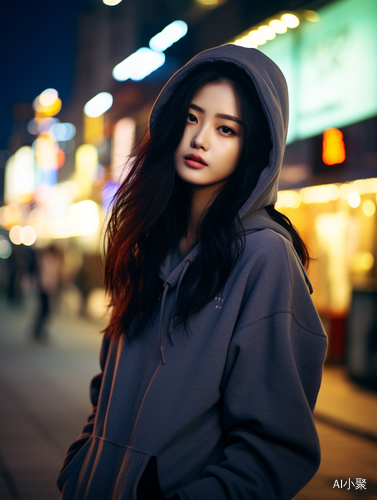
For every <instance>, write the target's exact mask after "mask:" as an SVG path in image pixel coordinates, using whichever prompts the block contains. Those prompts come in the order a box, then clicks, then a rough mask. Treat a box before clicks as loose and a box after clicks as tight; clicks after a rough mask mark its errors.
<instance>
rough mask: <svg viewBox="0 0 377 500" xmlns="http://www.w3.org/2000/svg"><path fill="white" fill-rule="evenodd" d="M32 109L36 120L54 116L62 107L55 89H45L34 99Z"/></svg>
mask: <svg viewBox="0 0 377 500" xmlns="http://www.w3.org/2000/svg"><path fill="white" fill-rule="evenodd" d="M33 107H34V110H35V116H36V119H37V118H45V117H47V116H55V115H56V114H57V113H59V111H60V110H61V107H62V101H61V100H60V99H59V97H58V92H57V91H56V90H55V89H46V90H44V91H43V92H42V93H41V94H40V95H39V96H38V97H36V98H35V99H34V102H33Z"/></svg>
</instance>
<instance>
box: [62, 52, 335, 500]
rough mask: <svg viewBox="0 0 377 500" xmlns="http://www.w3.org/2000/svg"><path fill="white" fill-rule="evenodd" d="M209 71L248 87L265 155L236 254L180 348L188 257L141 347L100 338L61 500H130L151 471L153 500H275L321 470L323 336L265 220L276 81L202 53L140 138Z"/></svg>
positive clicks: (170, 280)
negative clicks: (237, 71) (243, 78)
mask: <svg viewBox="0 0 377 500" xmlns="http://www.w3.org/2000/svg"><path fill="white" fill-rule="evenodd" d="M213 60H215V61H228V62H231V63H234V64H236V65H237V66H240V67H241V68H243V69H244V70H245V71H246V73H247V74H248V75H249V76H250V78H251V79H252V80H253V82H254V84H255V87H256V89H257V92H258V95H259V98H260V100H261V103H262V106H263V109H264V112H265V114H266V116H267V119H268V123H269V127H270V131H271V138H272V143H273V148H272V150H271V153H270V158H269V165H268V167H267V168H265V169H264V170H263V172H262V174H261V176H260V178H259V181H258V184H257V186H256V188H255V189H254V190H253V192H252V193H251V194H250V197H249V199H248V200H247V201H246V203H245V204H244V205H243V207H242V208H241V210H240V212H239V213H240V216H241V220H242V223H243V225H244V228H245V230H246V233H247V236H246V246H245V250H244V253H243V255H242V257H241V259H240V260H239V261H238V263H237V265H236V267H235V268H234V269H233V271H232V272H231V274H230V276H229V278H228V281H227V283H226V285H225V287H224V288H223V290H222V291H221V292H220V293H219V294H218V296H217V297H215V299H214V300H212V301H211V302H210V303H208V304H207V305H205V306H204V307H203V309H202V310H201V311H200V312H199V313H197V314H195V315H194V316H192V318H191V322H190V325H191V330H192V335H190V336H187V335H186V334H185V332H183V331H182V330H183V326H182V325H180V326H178V327H176V326H174V323H173V312H174V303H175V298H176V295H177V293H178V290H179V287H180V283H181V280H182V278H183V276H184V274H185V273H186V271H187V269H188V267H189V266H190V264H191V262H192V261H193V260H194V259H195V257H196V255H197V253H198V251H199V244H197V245H196V246H195V247H194V248H193V249H192V250H191V251H190V253H189V254H188V255H187V256H185V257H184V258H183V259H182V258H181V256H180V254H179V250H178V248H177V249H176V250H175V251H173V252H172V253H170V254H169V255H168V256H167V257H166V260H165V261H164V262H163V263H162V265H161V268H160V277H161V279H162V281H163V283H164V292H163V296H162V299H161V301H160V302H159V306H158V307H157V308H156V311H155V313H154V315H153V317H152V319H151V321H150V323H149V325H148V327H147V328H146V331H145V335H144V336H143V337H142V338H138V339H136V340H135V341H133V342H132V343H131V344H128V343H127V341H125V340H124V338H121V339H120V340H107V339H104V341H103V344H102V349H101V357H100V364H101V369H102V372H101V373H100V374H98V375H97V376H96V377H94V378H93V380H92V383H91V401H92V404H93V411H92V413H91V415H90V416H89V418H88V423H87V425H86V426H85V427H84V429H83V431H82V433H81V435H80V436H79V438H78V439H77V440H76V441H75V442H74V443H73V444H72V445H71V446H70V448H69V449H68V451H67V455H66V459H65V463H64V467H63V469H62V471H61V473H60V475H59V478H58V487H59V489H60V490H61V491H62V498H63V499H64V500H73V499H75V500H83V499H87V500H105V499H113V500H131V499H132V500H136V498H137V487H138V483H139V481H140V478H141V476H142V474H143V471H144V470H145V469H146V466H147V464H148V462H149V464H155V465H154V468H153V467H152V473H151V472H150V470H149V466H148V474H147V477H148V478H150V477H151V475H153V473H155V472H156V464H157V473H158V481H159V484H160V487H161V490H162V493H163V495H164V496H165V497H170V496H172V495H175V494H176V495H179V498H181V499H182V500H250V499H263V500H265V499H278V500H284V499H290V498H292V497H293V496H294V495H295V494H296V493H297V492H298V491H299V490H300V489H301V488H302V487H303V486H304V485H305V484H306V483H307V482H308V481H309V480H310V479H311V477H312V476H313V475H314V474H315V472H316V470H317V468H318V466H319V463H320V447H319V442H318V437H317V433H316V429H315V426H314V422H313V418H312V412H313V409H314V406H315V402H316V398H317V394H318V390H319V387H320V383H321V376H322V365H323V361H324V358H325V353H326V346H327V340H326V335H325V333H324V331H323V327H322V324H321V321H320V319H319V317H318V315H317V312H316V310H315V307H314V305H313V302H312V300H311V297H310V293H309V290H308V288H309V289H310V292H311V291H312V290H311V285H310V283H309V280H308V278H307V276H306V273H305V270H304V268H303V266H302V265H301V263H300V260H299V258H298V256H297V254H296V252H295V250H294V248H293V245H292V242H291V238H290V235H289V234H288V232H287V231H285V229H283V228H282V227H281V226H280V225H279V224H277V223H275V222H274V221H272V220H271V218H270V217H269V215H268V214H267V212H266V210H265V209H264V207H266V206H267V205H271V204H273V203H274V202H275V201H276V198H277V187H278V177H279V171H280V168H281V163H282V159H283V154H284V148H285V139H286V134H287V125H288V93H287V86H286V82H285V79H284V76H283V75H282V73H281V71H280V70H279V68H278V67H277V66H276V65H275V63H274V62H273V61H271V59H269V58H268V57H267V56H265V55H264V54H263V53H262V52H260V51H258V50H257V49H246V48H243V47H238V46H236V45H224V46H221V47H217V48H214V49H210V50H207V51H204V52H202V53H200V54H199V55H197V56H196V57H194V58H193V59H192V60H191V61H190V62H188V63H187V64H186V65H185V66H184V67H183V68H181V70H179V71H178V72H177V73H176V74H175V75H173V77H172V78H171V79H170V80H169V82H168V83H167V84H166V86H165V87H164V89H163V90H162V91H161V93H160V95H159V97H158V98H157V100H156V103H155V105H154V108H153V110H152V113H151V117H150V126H151V127H152V128H153V124H154V119H155V116H156V113H157V112H158V110H159V109H160V107H161V106H162V105H163V104H164V103H165V102H166V101H167V100H168V99H169V97H170V95H171V93H172V91H173V89H174V88H175V86H176V85H179V82H180V81H181V80H182V79H183V78H184V77H185V75H186V74H187V72H188V71H190V70H191V69H192V68H193V67H194V66H195V65H197V64H198V63H200V62H203V61H213ZM151 457H152V460H151V461H150V459H151ZM145 477H146V476H144V477H143V480H144V478H145ZM156 477H157V475H156ZM155 498H160V497H159V496H158V494H157V492H156V494H155V495H153V494H152V495H151V496H150V499H151V500H154V499H155Z"/></svg>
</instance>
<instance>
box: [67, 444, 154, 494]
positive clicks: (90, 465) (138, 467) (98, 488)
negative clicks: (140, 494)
mask: <svg viewBox="0 0 377 500" xmlns="http://www.w3.org/2000/svg"><path fill="white" fill-rule="evenodd" d="M150 457H151V455H150V454H148V453H144V452H142V451H139V450H135V449H134V448H131V447H129V446H122V445H118V444H116V443H113V442H111V441H107V440H106V439H103V438H99V437H95V436H92V437H91V438H90V439H89V441H88V443H86V444H85V445H84V446H83V448H82V449H81V450H80V451H79V452H78V453H77V455H76V456H75V457H74V458H73V459H72V462H70V463H69V464H68V465H67V467H66V468H65V469H64V470H63V472H62V473H61V475H60V476H59V479H58V487H59V489H60V490H61V491H62V497H61V500H83V499H84V498H85V500H108V499H109V498H111V500H137V497H136V491H137V486H138V482H139V480H140V477H141V476H142V474H143V472H144V469H145V467H146V465H147V463H148V461H149V459H150Z"/></svg>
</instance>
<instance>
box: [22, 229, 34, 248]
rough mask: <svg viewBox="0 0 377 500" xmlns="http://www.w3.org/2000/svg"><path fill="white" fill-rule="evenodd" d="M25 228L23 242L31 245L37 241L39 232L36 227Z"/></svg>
mask: <svg viewBox="0 0 377 500" xmlns="http://www.w3.org/2000/svg"><path fill="white" fill-rule="evenodd" d="M23 229H24V239H23V241H22V243H23V244H24V245H26V246H28V247H29V246H31V245H33V244H34V243H35V242H36V239H37V233H36V231H35V229H34V228H33V227H31V226H25V227H24V228H23Z"/></svg>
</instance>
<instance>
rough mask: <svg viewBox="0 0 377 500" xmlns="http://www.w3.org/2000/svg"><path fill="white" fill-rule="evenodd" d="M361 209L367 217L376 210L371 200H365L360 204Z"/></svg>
mask: <svg viewBox="0 0 377 500" xmlns="http://www.w3.org/2000/svg"><path fill="white" fill-rule="evenodd" d="M362 209H363V212H364V214H365V215H366V216H367V217H372V215H374V213H375V212H376V205H375V204H374V203H373V201H372V200H365V201H364V203H363V205H362Z"/></svg>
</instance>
